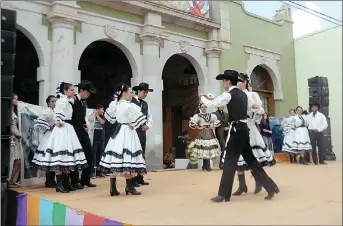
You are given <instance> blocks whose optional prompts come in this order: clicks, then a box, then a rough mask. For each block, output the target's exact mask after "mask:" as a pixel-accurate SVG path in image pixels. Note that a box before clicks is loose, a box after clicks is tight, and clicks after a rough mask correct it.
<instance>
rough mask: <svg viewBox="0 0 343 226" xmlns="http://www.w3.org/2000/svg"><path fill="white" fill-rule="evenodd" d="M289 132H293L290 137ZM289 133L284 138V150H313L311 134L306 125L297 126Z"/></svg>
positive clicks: (291, 151)
mask: <svg viewBox="0 0 343 226" xmlns="http://www.w3.org/2000/svg"><path fill="white" fill-rule="evenodd" d="M288 133H291V134H289V137H287V135H288ZM288 133H287V134H286V136H285V138H284V142H283V146H282V151H286V152H289V153H293V154H298V153H299V152H303V151H304V152H310V151H312V145H311V141H310V136H309V134H308V130H307V128H306V127H297V128H296V129H295V130H294V131H290V132H288Z"/></svg>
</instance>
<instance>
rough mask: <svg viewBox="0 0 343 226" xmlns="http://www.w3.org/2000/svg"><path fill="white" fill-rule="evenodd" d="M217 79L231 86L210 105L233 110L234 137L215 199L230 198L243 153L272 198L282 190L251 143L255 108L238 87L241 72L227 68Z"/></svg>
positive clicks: (231, 118) (231, 137)
mask: <svg viewBox="0 0 343 226" xmlns="http://www.w3.org/2000/svg"><path fill="white" fill-rule="evenodd" d="M216 79H217V80H225V83H226V85H227V84H228V82H230V81H231V87H230V88H229V89H228V92H224V93H223V94H222V95H220V96H219V97H217V98H215V99H214V100H212V101H210V102H209V103H208V104H207V106H209V105H210V106H212V107H219V106H222V105H225V104H226V105H227V109H230V113H229V122H230V138H229V141H228V143H227V147H226V156H225V161H224V168H223V174H222V178H221V182H220V187H219V192H218V196H216V197H214V198H212V199H211V200H212V201H213V202H222V201H230V197H231V192H232V186H233V181H234V175H235V171H236V169H237V163H238V159H239V156H240V155H241V154H242V156H243V158H244V160H245V161H246V163H247V165H248V167H249V168H250V169H251V170H252V171H253V174H254V176H255V178H257V179H258V181H259V182H260V183H261V184H262V186H263V187H264V188H265V189H266V190H267V192H268V196H267V197H266V198H265V199H267V200H270V199H272V198H273V196H274V194H275V193H278V192H279V189H278V187H277V185H276V184H275V183H274V181H273V180H272V179H271V178H270V177H268V175H267V174H266V172H265V171H264V170H263V168H262V166H261V164H260V163H259V162H258V161H257V160H256V158H255V156H254V155H253V152H252V149H251V146H250V138H249V128H248V126H247V114H246V113H247V112H248V109H250V108H252V107H254V106H253V103H252V102H251V99H250V98H248V96H247V95H246V94H245V93H244V92H243V91H242V90H240V89H238V88H237V87H236V86H235V85H236V84H237V81H238V72H237V71H232V70H226V71H225V72H224V74H221V75H218V76H217V78H216ZM227 80H229V81H227ZM228 86H230V84H229V85H228Z"/></svg>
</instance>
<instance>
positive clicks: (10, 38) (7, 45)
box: [1, 30, 17, 54]
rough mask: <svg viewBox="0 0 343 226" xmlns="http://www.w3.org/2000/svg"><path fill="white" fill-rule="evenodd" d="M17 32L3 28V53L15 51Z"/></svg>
mask: <svg viewBox="0 0 343 226" xmlns="http://www.w3.org/2000/svg"><path fill="white" fill-rule="evenodd" d="M16 38H17V37H16V32H13V31H4V30H1V53H9V54H14V53H15V47H16Z"/></svg>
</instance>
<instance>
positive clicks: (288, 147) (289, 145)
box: [282, 129, 295, 153]
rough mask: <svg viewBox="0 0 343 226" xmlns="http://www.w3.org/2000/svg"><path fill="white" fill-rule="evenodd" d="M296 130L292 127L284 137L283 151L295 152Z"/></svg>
mask: <svg viewBox="0 0 343 226" xmlns="http://www.w3.org/2000/svg"><path fill="white" fill-rule="evenodd" d="M294 132H295V131H294V130H293V129H290V130H289V131H288V132H287V133H285V136H284V138H283V144H282V151H285V152H290V153H293V140H294Z"/></svg>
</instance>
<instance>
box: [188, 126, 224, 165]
mask: <svg viewBox="0 0 343 226" xmlns="http://www.w3.org/2000/svg"><path fill="white" fill-rule="evenodd" d="M193 155H194V156H195V157H197V158H198V159H213V158H215V157H217V156H220V155H221V148H220V145H219V141H218V139H217V138H216V137H215V135H214V133H213V130H211V129H203V130H201V131H199V133H198V136H197V138H196V139H195V141H194V152H193Z"/></svg>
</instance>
